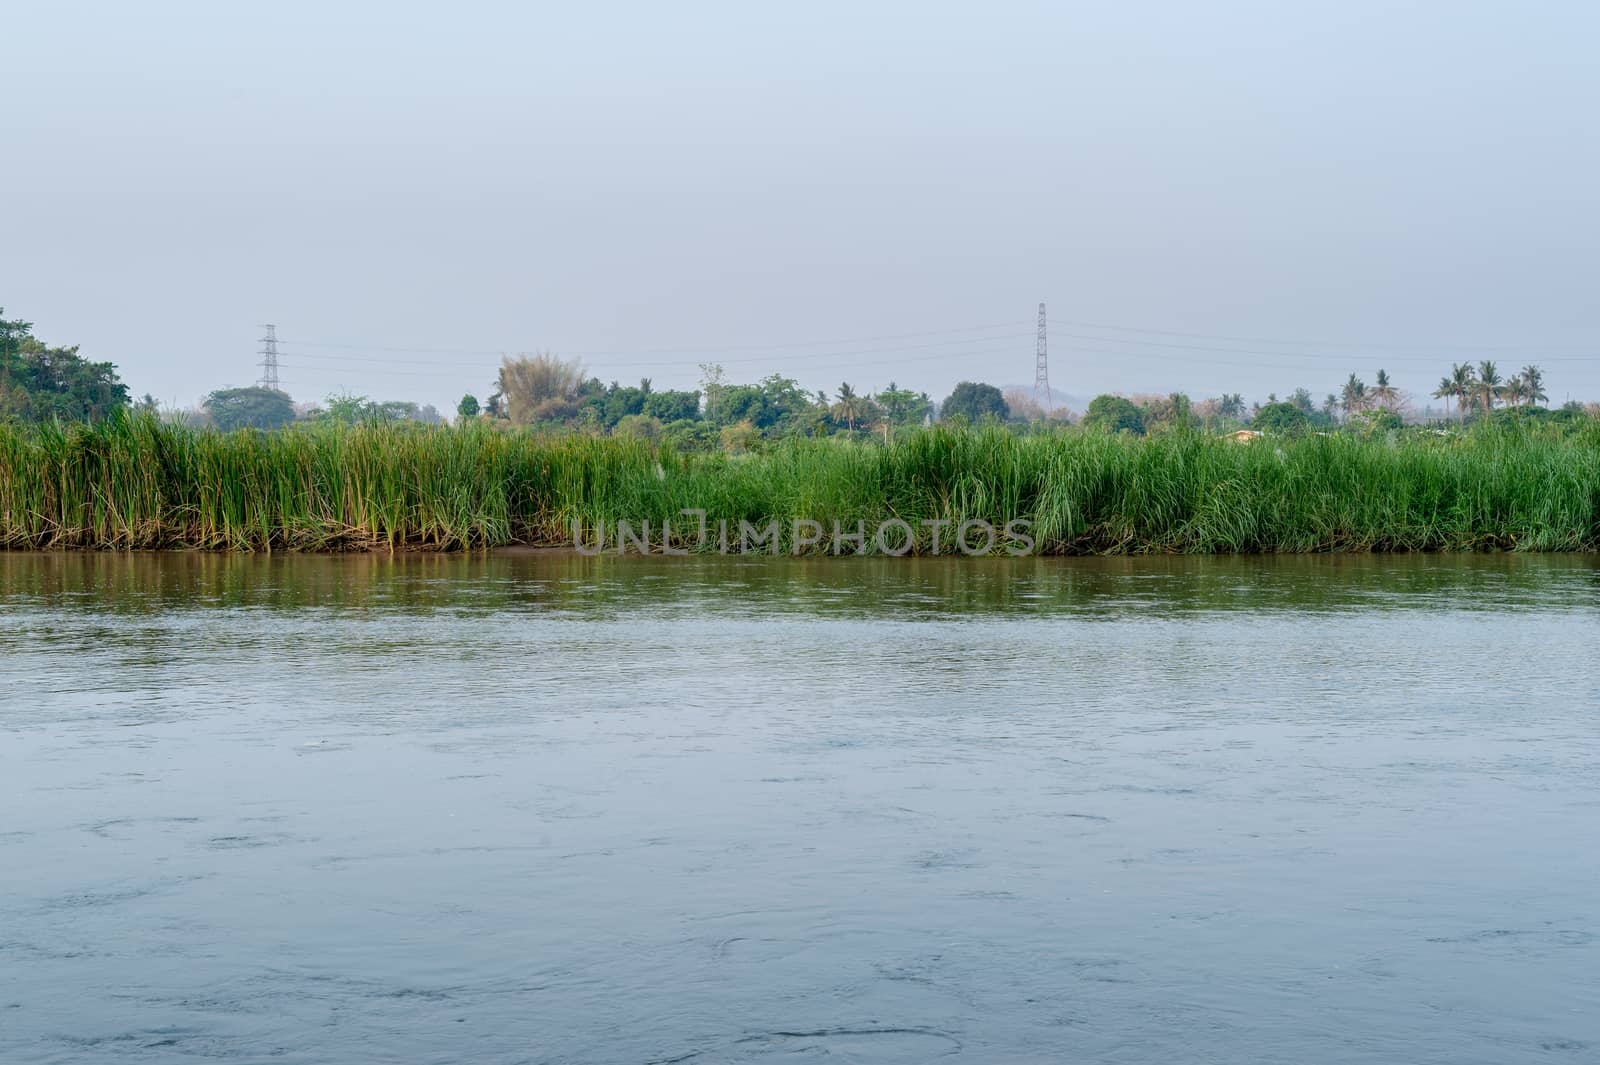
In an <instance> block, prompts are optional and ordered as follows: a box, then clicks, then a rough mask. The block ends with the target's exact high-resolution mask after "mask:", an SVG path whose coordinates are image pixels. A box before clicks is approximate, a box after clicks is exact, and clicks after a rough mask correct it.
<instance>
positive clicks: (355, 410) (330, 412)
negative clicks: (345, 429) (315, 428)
mask: <svg viewBox="0 0 1600 1065" xmlns="http://www.w3.org/2000/svg"><path fill="white" fill-rule="evenodd" d="M371 405H372V401H371V400H369V399H367V397H366V396H358V395H356V394H355V393H353V392H335V393H333V394H332V395H330V396H328V397H327V398H326V399H324V400H323V401H322V413H321V418H322V420H324V421H330V422H339V423H340V424H342V425H354V424H356V422H359V421H363V420H365V419H366V418H367V417H368V414H367V409H368V408H369V407H370V406H371Z"/></svg>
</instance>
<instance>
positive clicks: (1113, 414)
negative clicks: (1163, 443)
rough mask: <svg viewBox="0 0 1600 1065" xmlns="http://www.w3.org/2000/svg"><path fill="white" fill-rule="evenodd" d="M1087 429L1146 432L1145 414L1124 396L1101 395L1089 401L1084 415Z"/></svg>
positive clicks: (1084, 423)
mask: <svg viewBox="0 0 1600 1065" xmlns="http://www.w3.org/2000/svg"><path fill="white" fill-rule="evenodd" d="M1083 426H1084V428H1086V429H1090V428H1093V429H1103V430H1105V431H1106V432H1110V433H1134V434H1136V435H1141V436H1142V435H1143V434H1144V414H1143V413H1142V412H1141V411H1140V410H1139V408H1138V407H1137V406H1135V405H1134V403H1133V401H1132V400H1130V399H1126V398H1124V397H1122V396H1110V395H1100V396H1096V397H1094V398H1093V399H1091V400H1090V401H1089V409H1088V411H1086V412H1085V413H1084V415H1083Z"/></svg>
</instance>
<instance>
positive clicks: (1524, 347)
mask: <svg viewBox="0 0 1600 1065" xmlns="http://www.w3.org/2000/svg"><path fill="white" fill-rule="evenodd" d="M1056 324H1057V325H1064V326H1068V327H1072V328H1078V329H1111V330H1116V331H1119V332H1124V333H1152V334H1155V335H1157V336H1169V337H1188V338H1190V339H1194V340H1237V341H1240V342H1242V343H1246V344H1286V345H1288V346H1290V347H1303V348H1383V349H1386V350H1394V351H1450V350H1455V351H1533V350H1543V351H1600V344H1543V343H1531V344H1456V343H1453V342H1448V343H1442V344H1390V343H1382V342H1378V341H1371V340H1275V339H1273V338H1272V337H1242V336H1229V335H1227V334H1223V333H1181V332H1178V331H1177V330H1174V329H1147V328H1144V327H1141V326H1133V325H1106V324H1104V323H1100V322H1072V321H1066V320H1059V321H1057V322H1056Z"/></svg>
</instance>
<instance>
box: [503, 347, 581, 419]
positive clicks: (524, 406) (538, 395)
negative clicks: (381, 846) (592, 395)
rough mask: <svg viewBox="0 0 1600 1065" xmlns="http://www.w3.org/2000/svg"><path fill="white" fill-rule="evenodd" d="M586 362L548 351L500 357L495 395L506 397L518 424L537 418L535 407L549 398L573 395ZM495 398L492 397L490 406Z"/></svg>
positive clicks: (511, 414) (508, 410) (565, 398)
mask: <svg viewBox="0 0 1600 1065" xmlns="http://www.w3.org/2000/svg"><path fill="white" fill-rule="evenodd" d="M583 374H584V369H583V363H581V362H579V361H577V360H576V359H560V358H557V357H556V356H554V355H550V354H548V353H545V354H539V355H535V356H532V357H531V358H530V357H529V356H527V355H521V356H518V357H517V358H515V359H513V358H510V357H509V356H508V357H506V358H502V359H501V360H500V376H499V380H498V382H497V383H498V385H499V387H498V389H497V391H496V395H500V396H504V397H505V409H506V414H507V415H508V416H509V417H510V418H511V420H512V421H514V422H516V423H517V424H518V425H525V424H527V423H528V422H531V421H533V420H534V410H535V408H537V407H538V406H539V405H540V404H541V403H544V402H545V401H546V400H550V399H564V400H570V399H573V398H574V397H575V396H576V395H577V394H578V388H579V386H580V385H582V384H583ZM493 404H494V400H493V399H492V398H491V400H490V405H491V407H492V406H493Z"/></svg>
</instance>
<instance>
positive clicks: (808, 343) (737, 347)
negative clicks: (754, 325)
mask: <svg viewBox="0 0 1600 1065" xmlns="http://www.w3.org/2000/svg"><path fill="white" fill-rule="evenodd" d="M1019 324H1020V323H1019V322H999V323H996V324H994V325H969V326H962V327H960V328H956V329H930V330H927V331H926V332H921V333H891V334H888V335H886V336H875V337H848V338H846V339H843V340H801V341H796V342H794V343H790V344H766V345H759V344H733V345H724V346H722V347H706V346H701V345H683V344H680V345H676V346H673V347H663V348H633V349H613V350H605V349H594V350H589V351H569V352H567V353H566V354H567V355H570V356H576V357H580V358H582V357H588V356H598V355H628V354H667V353H670V352H674V351H681V352H684V353H686V354H692V353H695V352H699V353H701V354H708V353H712V352H717V351H781V350H784V349H787V348H816V347H832V346H834V345H838V344H872V343H876V342H878V341H881V340H913V339H916V338H918V337H931V336H948V335H949V334H951V333H979V332H983V331H985V330H989V329H1007V328H1011V327H1013V326H1016V325H1019ZM1028 335H1029V336H1032V334H1031V333H1030V334H1028ZM279 343H280V344H297V345H299V346H301V347H307V348H348V349H351V350H370V351H401V352H410V353H413V354H424V355H426V354H432V355H494V356H500V355H503V354H506V353H507V352H508V351H511V350H518V347H517V346H515V345H513V346H512V347H509V348H500V349H498V350H484V349H479V350H473V349H470V348H406V347H392V346H388V345H383V344H335V343H332V342H328V341H317V340H281V339H280V340H279ZM520 350H526V349H520Z"/></svg>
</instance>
